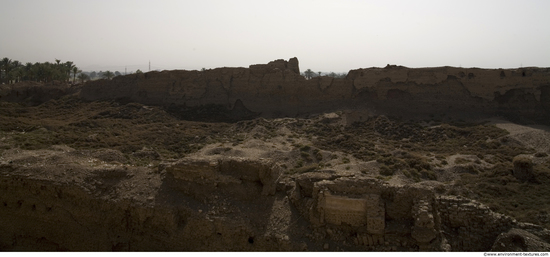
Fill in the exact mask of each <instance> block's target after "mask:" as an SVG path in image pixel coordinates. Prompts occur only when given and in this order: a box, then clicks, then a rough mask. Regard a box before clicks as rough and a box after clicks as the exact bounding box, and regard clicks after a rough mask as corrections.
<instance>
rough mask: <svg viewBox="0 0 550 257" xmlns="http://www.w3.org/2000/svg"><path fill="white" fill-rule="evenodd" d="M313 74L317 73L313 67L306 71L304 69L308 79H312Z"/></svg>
mask: <svg viewBox="0 0 550 257" xmlns="http://www.w3.org/2000/svg"><path fill="white" fill-rule="evenodd" d="M313 74H315V72H313V71H312V70H311V69H307V70H306V71H304V77H306V79H311V78H312V77H313Z"/></svg>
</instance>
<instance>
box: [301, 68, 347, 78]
mask: <svg viewBox="0 0 550 257" xmlns="http://www.w3.org/2000/svg"><path fill="white" fill-rule="evenodd" d="M347 75H348V74H347V73H336V72H322V71H318V72H314V71H312V70H311V69H307V70H306V71H304V72H302V76H304V77H305V78H306V79H311V78H314V77H321V76H327V77H333V78H345V77H346V76H347Z"/></svg>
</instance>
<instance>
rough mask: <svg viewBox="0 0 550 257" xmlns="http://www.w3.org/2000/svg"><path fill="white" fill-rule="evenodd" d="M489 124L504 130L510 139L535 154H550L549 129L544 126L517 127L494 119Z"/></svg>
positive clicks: (517, 125)
mask: <svg viewBox="0 0 550 257" xmlns="http://www.w3.org/2000/svg"><path fill="white" fill-rule="evenodd" d="M490 124H494V125H495V126H497V127H498V128H501V129H504V130H506V131H508V132H509V133H510V137H511V138H513V139H516V140H518V141H519V142H521V143H522V144H524V145H525V146H527V147H531V148H533V149H535V150H536V151H537V152H546V153H549V152H550V127H548V126H544V125H519V124H515V123H512V122H509V121H506V120H501V119H498V118H494V119H492V120H491V122H490Z"/></svg>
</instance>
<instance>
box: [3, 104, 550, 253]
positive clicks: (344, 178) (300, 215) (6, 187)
mask: <svg viewBox="0 0 550 257" xmlns="http://www.w3.org/2000/svg"><path fill="white" fill-rule="evenodd" d="M209 111H212V110H209V109H204V112H206V115H202V116H201V117H205V116H206V117H208V112H209ZM349 115H352V114H351V113H348V112H332V113H325V114H319V115H313V116H311V117H309V118H275V119H265V118H257V119H253V120H243V121H239V122H235V123H224V122H211V121H210V122H204V121H190V120H182V119H180V118H178V117H175V116H174V115H173V114H171V113H170V112H167V111H165V110H164V109H163V108H161V107H155V106H146V105H142V104H137V103H128V104H120V103H118V102H114V101H112V102H83V101H81V100H79V99H78V98H76V97H75V96H65V97H63V98H60V99H57V100H50V101H48V102H45V103H43V104H41V105H38V106H29V105H25V104H22V103H8V102H0V174H1V181H0V182H1V187H0V190H2V194H1V195H2V196H1V197H0V216H1V217H2V220H4V222H0V234H1V236H0V249H2V250H5V251H18V250H55V251H59V250H72V251H82V250H84V251H88V250H91V251H106V250H109V251H110V250H113V251H116V250H124V251H131V250H180V251H181V250H184V251H187V250H191V251H197V250H198V251H205V250H206V251H228V250H239V251H290V250H291V251H297V250H310V251H311V250H313V251H321V250H329V251H363V250H374V251H386V250H388V251H391V250H393V251H396V250H397V251H418V250H439V251H441V250H452V251H469V250H474V251H481V250H482V251H488V250H491V249H498V250H500V251H502V250H503V249H504V250H518V249H519V250H549V249H550V248H549V246H550V245H549V244H548V240H549V239H550V233H549V232H548V230H546V229H547V228H550V219H549V216H548V212H549V211H550V203H548V201H547V195H548V194H549V193H550V188H548V186H547V184H548V183H550V170H549V168H548V166H549V157H548V151H549V147H548V146H549V145H550V144H549V143H550V142H549V140H550V138H549V135H550V132H549V130H548V128H547V127H541V126H525V125H517V124H514V123H511V122H507V121H505V120H497V119H492V120H486V121H477V122H469V123H468V122H465V121H462V120H452V119H450V118H449V119H446V120H438V121H434V120H402V119H397V118H391V117H386V116H370V117H368V118H367V119H366V120H364V121H361V122H356V123H351V124H349V122H346V121H347V120H349V119H348V116H349ZM518 155H525V156H528V157H529V158H531V159H532V162H533V172H534V177H533V179H532V180H530V181H521V180H518V179H517V178H516V177H514V176H513V169H514V167H513V163H512V161H513V158H514V157H515V156H518ZM323 188H324V189H323ZM319 190H321V191H319ZM323 190H324V191H325V192H332V194H335V195H337V197H336V198H334V199H341V200H339V201H343V202H342V204H343V203H345V202H346V201H354V200H353V199H363V198H361V197H364V196H365V195H367V196H369V197H371V195H373V194H375V195H378V196H377V197H380V199H381V200H380V201H381V203H385V205H384V204H382V207H381V208H385V214H383V213H382V216H381V217H382V218H383V219H385V229H383V230H382V232H380V231H375V232H373V231H371V227H369V226H370V225H366V223H365V224H363V223H361V222H362V221H360V222H359V223H358V224H359V225H354V224H352V223H353V222H352V221H346V222H351V223H350V224H346V223H341V221H340V220H338V219H337V220H336V221H335V220H332V221H331V220H330V219H329V217H332V216H329V214H330V213H329V212H328V211H327V213H326V214H323V213H324V210H321V209H322V208H323V206H325V205H323V204H328V202H326V203H325V202H323V201H324V200H319V199H323V198H322V197H321V195H323V194H322V191H323ZM354 190H355V191H354ZM362 190H363V191H362ZM365 190H366V191H365ZM369 190H370V191H369ZM320 192H321V193H320ZM400 192H401V193H400ZM403 192H408V193H403ZM401 194H405V195H407V196H406V197H405V196H400V195H401ZM323 197H327V198H329V199H332V198H330V197H333V196H330V195H326V194H325V195H324V196H323ZM338 197H340V198H338ZM346 197H347V198H346ZM400 197H401V198H400ZM342 199H343V200H342ZM346 199H347V200H346ZM350 199H351V200H350ZM369 199H370V198H369ZM373 199H374V198H373ZM376 199H378V198H376ZM400 199H401V200H400ZM404 199H406V200H404ZM469 199H475V200H477V202H475V201H474V202H473V203H472V202H470V201H471V200H469ZM327 201H328V200H327ZM369 201H370V200H369ZM373 201H374V200H373ZM376 201H378V200H376ZM400 201H401V202H402V203H403V204H399V203H400ZM447 202H451V204H450V205H449V207H445V206H444V205H445V204H446V203H447ZM370 203H371V202H367V203H366V204H370ZM453 203H454V206H455V207H456V206H458V207H456V208H467V207H464V206H474V207H475V208H474V207H471V208H474V211H472V213H477V214H475V215H477V216H476V217H478V218H479V219H481V220H483V221H481V220H480V221H479V222H480V223H476V222H477V221H475V220H474V219H471V218H468V217H461V218H456V221H454V220H455V218H453V216H452V213H451V214H447V211H446V210H447V209H451V208H453ZM456 203H458V205H457V204H456ZM479 203H481V204H482V205H480V204H479ZM461 204H462V205H461ZM424 205H425V207H422V206H424ZM342 206H344V207H342V208H348V207H346V206H347V205H345V204H344V205H342ZM461 206H462V207H461ZM483 206H485V207H483ZM325 207H326V208H328V207H329V206H328V205H326V206H325ZM369 208H370V207H369ZM446 208H447V209H446ZM468 208H470V207H468ZM478 211H479V213H478ZM422 213H428V214H426V215H427V216H426V217H427V218H426V219H427V220H428V221H426V223H425V224H420V223H418V221H415V220H422V219H423V218H422V217H424V216H422V215H423V214H422ZM496 213H502V214H505V215H508V216H505V215H501V214H496ZM319 215H321V216H319ZM323 215H325V216H326V217H325V218H319V217H322V216H323ZM330 215H332V214H330ZM367 215H374V214H372V213H370V212H369V211H367ZM415 215H416V216H415ZM430 215H431V216H430ZM472 215H474V214H472ZM369 217H370V216H369ZM377 217H379V216H377ZM415 217H416V218H415ZM430 217H431V218H430ZM487 217H489V218H487ZM342 219H343V218H342ZM369 219H370V218H369ZM7 220H9V222H5V221H7ZM373 220H374V218H373ZM430 224H432V225H430ZM457 224H459V225H457ZM478 224H481V225H478ZM490 224H494V225H490ZM476 226H480V229H479V231H478V230H477V229H478V227H476ZM484 226H485V227H484ZM491 226H494V227H491ZM420 228H422V229H424V230H426V231H427V232H426V231H424V230H422V231H424V232H422V233H420V232H418V231H419V229H420ZM510 229H516V230H513V231H512V230H510ZM432 230H433V231H435V232H431V231H432ZM484 230H487V231H485V232H480V231H484ZM396 231H398V232H396ZM510 231H511V232H510ZM514 231H515V232H514ZM518 231H519V232H518ZM380 233H382V234H380ZM419 233H420V234H419ZM486 233H488V234H486ZM506 233H508V234H506ZM525 233H527V234H529V235H527V234H525ZM67 234H70V235H71V236H70V237H67V236H66V235H67ZM432 234H433V237H432ZM449 235H451V236H449ZM497 236H498V238H497ZM477 237H479V238H483V240H481V239H476V238H477ZM515 237H518V238H520V239H521V240H523V241H521V240H520V241H521V242H519V243H518V241H517V240H515V241H514V240H512V239H513V238H515ZM423 238H428V239H429V240H428V239H426V240H427V241H426V240H424V239H423ZM510 238H512V239H510ZM533 238H534V239H533ZM423 240H424V241H423ZM498 240H500V241H498ZM506 240H508V241H509V242H512V243H511V244H510V243H508V241H506ZM499 242H500V243H499ZM504 242H506V243H504ZM522 242H523V243H522ZM497 243H498V244H497ZM501 243H502V245H506V244H508V248H507V247H506V246H505V247H502V246H501ZM494 245H495V246H494Z"/></svg>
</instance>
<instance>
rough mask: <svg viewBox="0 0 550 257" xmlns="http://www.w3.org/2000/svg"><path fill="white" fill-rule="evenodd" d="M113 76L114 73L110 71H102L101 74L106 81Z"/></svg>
mask: <svg viewBox="0 0 550 257" xmlns="http://www.w3.org/2000/svg"><path fill="white" fill-rule="evenodd" d="M114 76H115V74H114V73H112V72H110V71H104V72H103V77H104V78H106V79H111V78H113V77H114Z"/></svg>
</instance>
